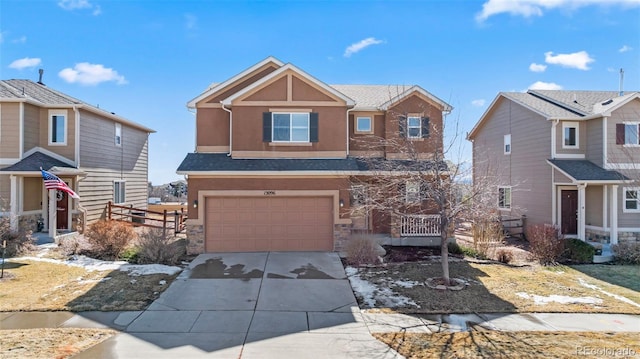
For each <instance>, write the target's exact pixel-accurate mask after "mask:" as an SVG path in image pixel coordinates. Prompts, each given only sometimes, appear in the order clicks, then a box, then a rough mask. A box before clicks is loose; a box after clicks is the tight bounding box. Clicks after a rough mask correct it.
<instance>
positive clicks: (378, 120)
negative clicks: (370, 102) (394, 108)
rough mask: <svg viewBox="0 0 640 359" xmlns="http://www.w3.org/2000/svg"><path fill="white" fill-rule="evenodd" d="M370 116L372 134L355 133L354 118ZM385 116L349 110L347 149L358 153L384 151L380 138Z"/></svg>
mask: <svg viewBox="0 0 640 359" xmlns="http://www.w3.org/2000/svg"><path fill="white" fill-rule="evenodd" d="M357 117H370V118H371V121H372V126H373V133H372V134H361V133H355V128H356V118H357ZM385 128H386V124H385V116H384V115H381V114H376V113H375V112H355V111H354V112H349V151H350V152H351V153H354V154H356V155H358V154H359V153H360V152H363V151H376V152H380V151H384V148H383V147H382V146H380V139H381V138H384V134H385Z"/></svg>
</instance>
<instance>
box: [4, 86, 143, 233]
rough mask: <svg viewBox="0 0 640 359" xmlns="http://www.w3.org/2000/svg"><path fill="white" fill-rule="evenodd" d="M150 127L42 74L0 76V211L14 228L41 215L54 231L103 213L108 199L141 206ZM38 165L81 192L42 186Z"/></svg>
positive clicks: (34, 224)
mask: <svg viewBox="0 0 640 359" xmlns="http://www.w3.org/2000/svg"><path fill="white" fill-rule="evenodd" d="M152 132H155V131H153V130H151V129H149V128H147V127H144V126H142V125H140V124H137V123H135V122H132V121H129V120H127V119H125V118H123V117H120V116H117V115H115V114H113V113H111V112H107V111H105V110H102V109H100V108H98V107H95V106H92V105H89V104H87V103H85V102H82V101H80V100H78V99H76V98H73V97H71V96H68V95H65V94H63V93H61V92H59V91H56V90H54V89H51V88H49V87H47V86H45V85H44V84H42V81H38V82H33V81H30V80H2V81H0V153H1V155H0V212H1V214H2V215H3V216H9V217H10V218H11V224H12V227H13V229H18V228H20V229H27V230H33V231H34V232H35V231H36V230H37V229H38V226H37V223H38V222H40V223H42V224H43V225H44V226H43V227H44V228H43V229H44V230H45V231H48V232H49V235H50V236H51V237H55V234H56V232H73V231H76V230H82V229H83V227H84V226H85V225H86V224H87V223H90V222H92V221H95V220H97V219H100V218H103V217H104V216H105V209H106V205H107V202H108V201H113V202H114V203H119V204H123V205H125V204H126V205H133V206H134V207H142V208H146V205H147V184H148V182H147V181H148V144H149V141H148V137H149V134H150V133H152ZM40 169H43V170H45V171H49V172H51V173H53V174H55V175H57V176H58V177H59V178H60V179H61V180H63V181H65V182H66V183H67V184H68V186H69V187H70V188H71V189H73V190H74V191H75V192H76V193H77V194H78V195H79V196H80V199H72V198H70V197H69V196H68V195H67V194H66V193H65V192H63V191H57V192H56V191H53V190H49V191H48V190H46V189H45V187H44V182H43V178H42V174H41V172H40ZM50 203H51V204H52V205H50ZM53 206H55V208H54V207H53ZM50 209H51V210H50ZM52 217H54V218H55V220H54V219H52ZM79 227H80V228H79Z"/></svg>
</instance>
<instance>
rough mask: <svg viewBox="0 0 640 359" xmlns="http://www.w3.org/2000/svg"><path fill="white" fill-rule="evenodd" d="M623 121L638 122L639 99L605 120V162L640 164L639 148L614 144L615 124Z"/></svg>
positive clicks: (639, 114) (639, 119)
mask: <svg viewBox="0 0 640 359" xmlns="http://www.w3.org/2000/svg"><path fill="white" fill-rule="evenodd" d="M625 121H631V122H640V99H636V100H633V101H631V102H629V103H628V104H626V105H624V106H622V107H621V108H619V109H618V110H616V111H614V112H613V113H612V114H611V117H609V118H608V119H607V161H608V162H609V163H635V164H636V165H638V164H639V163H640V147H629V146H622V145H617V144H616V124H618V123H623V122H625Z"/></svg>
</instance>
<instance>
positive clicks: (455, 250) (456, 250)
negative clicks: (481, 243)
mask: <svg viewBox="0 0 640 359" xmlns="http://www.w3.org/2000/svg"><path fill="white" fill-rule="evenodd" d="M447 249H448V250H449V253H450V254H458V255H460V254H464V252H462V248H460V245H459V244H458V243H456V242H449V243H447Z"/></svg>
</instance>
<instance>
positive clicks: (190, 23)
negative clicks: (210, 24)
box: [184, 14, 198, 30]
mask: <svg viewBox="0 0 640 359" xmlns="http://www.w3.org/2000/svg"><path fill="white" fill-rule="evenodd" d="M184 20H185V27H186V28H187V29H189V30H193V29H195V28H196V26H198V18H197V17H196V16H195V15H193V14H184Z"/></svg>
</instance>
